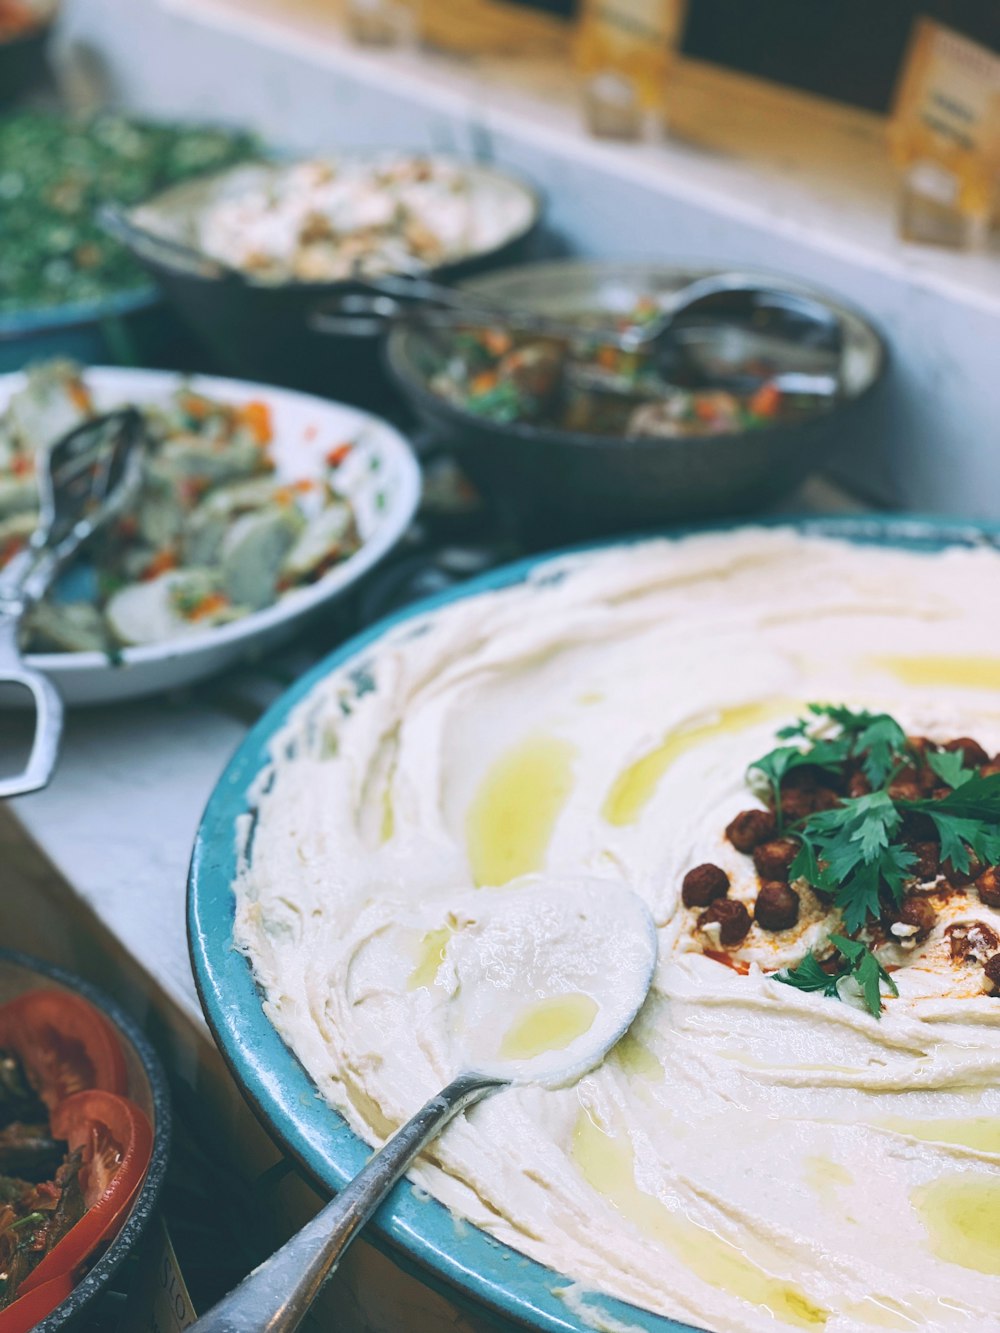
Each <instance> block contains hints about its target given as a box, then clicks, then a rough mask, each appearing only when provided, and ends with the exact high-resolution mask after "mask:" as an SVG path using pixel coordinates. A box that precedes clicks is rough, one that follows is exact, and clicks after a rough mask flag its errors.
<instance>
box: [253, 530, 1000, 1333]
mask: <svg viewBox="0 0 1000 1333" xmlns="http://www.w3.org/2000/svg"><path fill="white" fill-rule="evenodd" d="M998 589H1000V556H998V555H997V554H996V553H995V552H993V551H990V550H987V549H981V550H966V549H962V550H959V549H955V550H950V551H947V552H945V553H942V554H935V555H925V554H920V553H916V552H907V551H901V550H897V551H894V550H885V549H881V548H875V547H867V546H855V545H850V544H846V543H840V542H836V541H832V540H825V539H819V538H805V537H802V536H800V535H798V534H796V533H795V532H793V531H790V530H763V529H753V528H746V529H743V530H740V531H737V532H733V533H726V534H712V535H702V536H697V537H691V538H687V539H684V540H682V541H678V542H665V541H656V542H646V543H642V544H638V545H635V546H632V547H629V548H614V549H610V550H608V551H606V552H601V553H597V554H586V555H582V556H573V557H569V558H564V559H560V560H558V561H553V562H549V563H547V564H545V565H543V566H541V567H539V568H538V569H537V570H536V572H535V574H534V575H533V577H532V578H531V579H529V581H528V582H527V583H525V584H523V585H519V586H517V587H513V588H511V589H508V590H505V591H501V592H497V593H493V594H488V595H482V596H478V597H475V598H470V599H467V600H464V601H459V602H456V603H454V604H452V605H451V606H449V607H446V608H444V609H442V610H440V611H437V612H435V613H433V614H431V615H429V616H427V617H426V618H423V619H421V620H419V621H413V620H411V621H409V622H407V623H405V624H404V625H402V626H400V627H399V628H397V629H396V630H395V631H393V632H392V633H390V634H389V635H388V636H386V637H384V638H383V639H382V640H381V641H380V642H379V644H378V645H377V646H376V647H374V648H373V649H372V650H371V651H370V652H369V653H368V654H366V655H364V656H363V658H362V659H356V660H355V661H354V663H353V664H352V665H350V666H349V667H347V668H345V669H342V670H341V671H339V672H336V673H334V674H333V675H331V676H330V677H328V678H327V680H325V681H324V682H323V683H322V684H321V685H320V686H318V687H317V688H316V689H315V690H314V691H313V692H312V694H311V695H310V696H309V697H308V699H307V700H306V701H305V702H304V703H303V704H302V705H301V706H300V707H299V708H298V709H297V711H296V712H295V714H294V715H293V717H292V719H291V721H290V722H289V724H288V725H287V727H286V728H285V729H284V731H283V732H282V733H281V735H280V736H279V738H278V740H277V743H276V745H275V747H274V755H273V770H272V771H271V772H269V774H268V780H267V781H266V782H262V783H261V784H260V789H259V809H258V816H257V820H256V826H255V829H254V833H253V838H252V842H251V843H250V844H249V845H248V858H247V860H246V863H245V864H244V865H243V867H242V869H241V873H240V876H239V879H238V882H237V884H236V886H235V889H236V894H237V902H238V905H237V921H236V938H237V943H238V945H239V947H240V948H242V949H243V950H244V951H245V952H246V953H247V955H248V957H249V958H250V960H251V962H252V964H253V968H254V972H255V974H256V976H257V978H258V980H259V982H260V984H261V985H262V987H263V989H264V992H265V994H266V997H267V998H266V1009H267V1013H268V1015H269V1017H270V1018H271V1020H272V1021H273V1022H274V1024H275V1025H276V1027H277V1028H278V1030H279V1031H280V1032H281V1034H282V1035H283V1037H284V1038H285V1040H286V1041H287V1042H288V1044H289V1045H290V1046H291V1047H292V1048H293V1049H294V1050H295V1052H296V1054H297V1055H298V1056H299V1057H300V1059H301V1060H302V1061H303V1063H304V1065H305V1067H306V1068H307V1069H308V1071H309V1072H310V1074H311V1075H312V1077H313V1078H314V1079H315V1081H316V1083H317V1085H318V1087H319V1088H320V1090H321V1091H322V1093H323V1095H324V1096H325V1097H326V1098H327V1099H328V1100H329V1101H330V1102H331V1103H332V1104H333V1105H334V1106H336V1107H337V1108H338V1109H340V1110H341V1111H342V1112H343V1113H344V1114H345V1115H346V1116H347V1118H348V1120H349V1121H350V1123H351V1125H352V1126H353V1127H354V1128H355V1130H356V1131H357V1132H358V1133H359V1134H361V1135H362V1136H363V1137H364V1138H365V1139H366V1140H367V1141H368V1142H369V1143H372V1144H378V1143H381V1142H382V1141H383V1140H384V1139H385V1138H386V1137H387V1136H388V1135H390V1134H391V1133H392V1132H393V1131H394V1130H395V1129H396V1128H397V1127H398V1126H399V1125H400V1124H401V1123H402V1122H403V1121H404V1120H405V1119H406V1118H407V1117H408V1116H409V1115H411V1114H412V1113H413V1112H414V1111H415V1110H416V1109H417V1107H418V1106H419V1105H420V1104H421V1103H422V1102H423V1101H424V1100H425V1099H426V1098H427V1097H429V1096H431V1095H433V1093H435V1092H436V1091H437V1090H438V1089H439V1088H440V1087H441V1086H442V1085H443V1083H445V1082H446V1081H447V1080H448V1079H449V1078H450V1077H452V1076H453V1075H454V1074H455V1073H456V1072H457V1069H456V1059H457V1055H456V1049H455V1044H454V1042H453V1041H452V1040H451V1038H450V1036H449V1029H448V1023H447V1021H446V1016H447V1014H448V1013H449V1004H448V997H449V995H451V994H453V991H454V978H455V975H456V972H455V969H456V967H457V966H458V960H459V957H460V948H461V946H460V944H459V943H458V941H460V940H461V938H462V934H463V929H464V923H465V922H466V921H467V920H474V919H475V918H476V915H477V914H476V911H475V907H474V902H475V892H474V891H475V890H476V889H477V888H478V891H479V892H480V893H482V894H484V895H486V897H485V898H484V902H486V901H487V900H488V899H490V898H492V895H493V893H494V891H495V890H496V889H497V888H498V886H502V885H505V884H509V883H511V882H512V881H515V880H518V881H519V883H518V884H517V885H514V888H515V889H516V890H517V891H519V892H523V891H525V890H526V889H527V888H528V887H529V885H528V883H521V882H520V877H522V876H526V875H536V876H540V877H541V882H542V883H543V884H544V883H546V882H548V881H550V880H553V881H555V880H558V881H559V882H562V883H565V884H567V885H572V883H573V882H574V881H575V880H579V879H580V878H581V877H584V878H585V880H586V882H587V883H588V884H592V882H593V881H594V880H595V879H596V880H602V879H603V880H606V881H607V882H608V884H609V888H610V886H612V885H615V886H620V885H624V886H626V887H629V888H631V889H633V890H635V892H636V893H637V894H638V895H640V896H641V897H642V898H643V899H644V900H645V902H646V903H647V905H648V906H649V908H650V909H651V911H652V914H653V917H654V919H655V921H656V924H657V928H658V937H659V938H658V942H659V962H658V964H657V970H656V975H655V981H654V986H653V990H652V992H651V994H650V996H649V998H648V1000H647V1002H646V1004H645V1006H644V1007H643V1009H642V1011H641V1012H640V1014H639V1017H638V1019H637V1020H636V1022H635V1024H634V1025H633V1027H632V1029H631V1031H630V1033H629V1035H628V1036H627V1037H626V1038H625V1039H624V1041H623V1042H622V1043H621V1044H620V1045H619V1046H618V1047H617V1048H616V1049H615V1051H614V1053H613V1054H612V1055H611V1056H610V1057H609V1058H608V1060H606V1061H605V1062H604V1064H603V1065H601V1066H600V1067H599V1068H597V1069H596V1070H594V1071H593V1072H591V1073H589V1074H588V1075H586V1076H585V1077H584V1078H582V1079H581V1080H580V1081H579V1082H578V1083H577V1084H575V1085H574V1086H571V1087H566V1088H560V1089H557V1090H548V1089H543V1088H539V1087H517V1088H514V1089H512V1090H508V1091H505V1092H503V1093H502V1094H499V1095H497V1096H496V1097H494V1098H492V1099H490V1100H488V1101H486V1102H484V1103H482V1104H481V1105H479V1106H477V1107H475V1108H473V1109H472V1110H471V1111H470V1112H468V1113H467V1114H466V1115H465V1116H463V1117H462V1118H460V1119H459V1120H458V1121H456V1122H455V1123H453V1124H452V1125H451V1126H450V1127H449V1128H448V1130H447V1131H446V1132H445V1133H444V1135H443V1136H442V1137H441V1138H440V1140H439V1141H438V1142H436V1143H435V1144H434V1145H433V1146H432V1147H431V1148H430V1149H429V1151H428V1153H427V1155H426V1157H425V1159H424V1160H423V1161H422V1162H421V1164H420V1166H419V1167H418V1168H417V1169H416V1170H415V1171H414V1172H413V1177H414V1179H416V1180H417V1181H418V1182H419V1183H420V1185H422V1186H423V1187H424V1188H426V1189H427V1190H428V1191H429V1192H430V1193H431V1194H432V1195H434V1196H435V1197H436V1198H438V1199H440V1200H441V1201H443V1202H444V1203H445V1204H447V1205H448V1206H449V1207H451V1208H452V1209H454V1210H455V1211H456V1212H457V1213H460V1214H462V1215H463V1216H465V1217H467V1218H469V1219H470V1220H471V1221H473V1222H474V1223H475V1224H476V1225H477V1226H480V1227H482V1228H483V1229H484V1230H486V1231H488V1232H490V1233H491V1234H492V1235H494V1236H495V1237H497V1238H498V1239H500V1240H502V1241H505V1242H506V1243H508V1244H509V1245H511V1246H513V1247H514V1248H515V1249H517V1250H520V1251H522V1252H523V1253H525V1254H527V1255H530V1256H531V1257H532V1258H535V1259H537V1260H539V1261H540V1262H541V1263H543V1264H546V1265H548V1266H550V1267H551V1268H553V1269H555V1270H556V1271H557V1272H559V1273H561V1274H566V1275H569V1276H570V1277H571V1278H573V1279H575V1280H576V1281H577V1282H578V1283H580V1284H582V1285H583V1286H584V1287H589V1288H593V1289H597V1290H600V1291H603V1292H607V1293H610V1294H612V1295H615V1296H618V1297H620V1298H622V1299H624V1300H626V1301H629V1302H632V1303H633V1304H635V1305H637V1306H639V1307H642V1308H643V1309H648V1310H652V1311H657V1312H661V1313H663V1314H666V1315H672V1316H674V1317H676V1318H680V1319H683V1320H688V1321H690V1322H691V1323H693V1324H695V1325H699V1326H704V1327H706V1328H710V1329H713V1330H720V1331H721V1330H758V1329H760V1330H774V1329H775V1328H782V1329H784V1328H796V1329H799V1328H806V1329H827V1330H829V1333H840V1331H841V1330H867V1329H871V1328H876V1329H884V1328H889V1329H933V1330H949V1329H963V1330H976V1331H977V1333H978V1330H988V1329H1000V1314H998V1311H1000V1118H998V1112H1000V1000H998V999H996V998H993V997H992V996H990V995H989V994H987V989H986V987H985V986H984V982H983V972H982V968H981V967H972V966H964V965H962V964H960V963H956V962H955V961H954V960H953V958H952V957H951V955H950V953H949V950H948V947H947V943H946V938H945V935H944V931H945V929H946V927H947V926H948V925H949V924H953V923H954V922H955V921H956V920H958V919H961V920H980V921H983V922H986V923H987V924H988V925H990V926H991V927H992V928H993V929H994V931H995V932H996V933H997V934H1000V913H997V912H996V911H994V910H993V909H991V908H989V907H987V906H986V905H985V904H983V903H982V902H980V901H979V899H978V898H977V897H976V896H975V895H974V894H970V895H969V896H968V897H967V898H963V899H961V900H956V905H954V906H953V907H950V908H948V909H947V910H945V911H943V912H942V914H941V916H940V918H939V920H938V922H937V923H936V925H935V926H934V929H933V930H932V931H931V933H930V935H929V936H928V938H927V939H926V940H924V941H923V942H921V943H920V944H918V945H917V946H916V947H915V948H910V949H909V950H907V951H905V952H904V950H903V949H902V948H900V949H899V951H898V958H897V959H896V961H897V963H898V964H899V966H898V970H896V971H894V973H893V979H894V981H895V982H896V984H897V986H898V990H899V995H898V998H893V997H891V996H886V999H885V1008H884V1012H883V1014H882V1016H881V1019H880V1020H877V1019H875V1018H873V1017H872V1016H871V1015H870V1014H868V1013H867V1012H865V1011H864V1010H863V1008H862V1007H861V1006H859V1005H854V1004H852V1003H851V1002H850V999H849V997H848V998H847V999H846V1000H845V1001H844V1002H840V1003H838V1002H837V1001H836V1000H832V999H830V998H827V997H825V996H823V995H822V994H807V993H803V992H800V991H797V990H795V989H793V988H792V987H790V986H787V985H782V984H780V983H779V982H777V981H775V980H774V978H773V976H771V975H769V973H772V972H773V971H774V970H775V969H776V968H778V967H781V966H784V965H788V964H795V963H797V962H799V961H800V960H801V958H802V957H803V955H804V953H805V951H806V950H807V949H808V948H810V947H812V946H814V945H819V944H821V943H822V938H823V934H824V931H825V930H826V926H825V924H824V922H823V918H822V913H821V912H819V911H815V912H810V911H806V910H804V911H803V914H802V917H801V919H800V921H799V923H798V925H797V927H796V928H795V929H794V930H787V931H781V932H777V933H768V932H765V931H763V930H761V928H760V927H759V926H758V925H756V924H755V925H754V926H753V927H752V928H751V930H750V933H749V935H748V936H747V937H746V939H745V941H744V942H743V943H742V944H741V945H740V947H739V948H738V949H736V950H734V951H733V954H732V957H733V959H734V960H735V961H737V962H738V964H739V966H740V967H743V968H745V969H746V970H745V972H743V973H741V972H740V971H738V970H736V969H735V968H734V967H731V966H725V965H723V964H722V963H720V962H719V961H717V959H716V958H713V957H710V956H708V955H706V954H705V953H704V952H703V948H704V947H705V941H704V940H703V939H699V935H698V932H697V931H696V930H694V929H693V924H692V923H693V920H694V916H695V914H694V913H693V912H692V911H691V910H689V909H687V908H685V907H684V906H683V904H682V903H681V898H680V889H681V881H682V879H683V877H684V875H685V873H686V872H687V871H688V870H689V869H690V868H692V867H693V866H696V865H699V864H701V863H704V862H712V863H715V864H717V865H719V866H721V867H723V868H724V869H725V870H726V872H727V873H728V874H729V876H730V879H731V883H732V888H731V896H732V897H734V898H737V899H741V898H742V899H745V900H746V901H747V902H752V900H753V897H754V895H755V893H756V891H757V884H756V879H755V875H754V871H753V866H752V863H751V862H750V860H749V858H748V857H746V856H743V855H741V854H739V853H737V852H736V850H735V849H734V848H733V847H732V846H731V845H730V844H729V843H728V842H727V841H726V840H725V838H724V829H725V828H726V825H727V824H728V823H729V821H730V820H731V819H732V818H733V817H734V815H735V814H737V813H738V812H739V811H741V810H744V809H746V808H747V807H748V806H752V805H753V804H754V802H753V800H752V798H750V797H749V795H748V792H747V788H746V784H745V770H746V766H747V764H748V763H749V762H750V761H752V760H754V759H756V758H757V757H758V756H760V755H762V754H764V753H765V752H766V751H768V750H770V749H771V748H773V745H774V743H775V742H774V735H775V732H776V730H777V728H779V727H781V726H782V725H784V724H785V723H787V722H789V721H790V720H791V719H793V718H794V717H796V716H797V715H798V714H800V713H801V712H802V710H803V706H804V704H805V703H806V702H807V701H811V700H819V701H835V702H844V703H849V704H851V705H855V706H864V707H867V708H872V709H878V710H885V711H888V712H891V713H892V714H893V715H894V716H895V717H896V718H898V719H899V721H900V722H901V723H902V724H903V726H904V727H905V728H906V729H907V731H909V732H913V733H919V734H923V735H927V736H930V737H931V738H932V739H942V740H943V739H947V738H949V737H956V736H963V735H971V736H974V737H976V738H977V739H978V740H979V741H980V742H981V743H982V744H983V745H984V746H985V747H986V748H987V750H989V751H990V753H993V752H994V751H995V750H997V749H1000V620H998V618H997V616H996V615H995V614H992V613H989V614H988V613H987V608H990V609H992V608H995V607H996V605H997V591H998ZM470 898H471V902H472V905H470ZM892 949H893V946H892V945H890V946H889V951H890V953H891V951H892ZM883 961H889V962H891V961H892V960H891V959H888V960H887V959H885V958H883ZM449 988H451V989H449ZM528 989H530V988H527V989H526V994H525V1002H526V1003H527V1002H529V1001H530V1000H531V995H530V994H529V993H527V991H528ZM513 1016H514V1015H513V1010H512V1021H513ZM564 1020H565V1021H564ZM584 1021H586V1015H583V1016H582V1017H581V1015H580V1014H579V1013H577V1015H576V1017H575V1018H574V1017H573V1015H572V1014H570V1015H569V1017H568V1018H567V1017H566V1016H565V1015H564V1016H563V1018H561V1019H560V1020H559V1021H558V1022H553V1023H550V1024H549V1026H548V1027H547V1028H545V1031H546V1032H547V1033H548V1036H547V1037H545V1038H544V1040H549V1041H551V1042H556V1043H557V1042H558V1041H564V1042H565V1041H566V1040H567V1037H566V1034H567V1033H569V1034H570V1035H569V1038H568V1040H572V1039H573V1033H574V1032H577V1030H578V1027H579V1023H580V1022H584ZM574 1023H576V1025H577V1026H576V1027H574ZM561 1025H562V1026H561ZM530 1028H531V1025H530V1023H529V1024H527V1025H526V1028H525V1031H526V1032H528V1034H529V1035H528V1037H527V1038H526V1040H529V1041H530ZM536 1036H537V1033H536ZM555 1281H556V1280H555V1279H554V1284H555Z"/></svg>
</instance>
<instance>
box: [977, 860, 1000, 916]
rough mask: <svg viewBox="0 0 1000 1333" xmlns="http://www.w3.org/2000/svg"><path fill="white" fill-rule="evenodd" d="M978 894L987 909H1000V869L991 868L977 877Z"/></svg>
mask: <svg viewBox="0 0 1000 1333" xmlns="http://www.w3.org/2000/svg"><path fill="white" fill-rule="evenodd" d="M976 892H977V893H978V894H979V900H980V902H984V903H985V904H986V906H987V907H1000V869H998V868H997V867H996V866H990V867H989V868H988V869H987V870H984V871H983V873H982V874H981V875H977V876H976Z"/></svg>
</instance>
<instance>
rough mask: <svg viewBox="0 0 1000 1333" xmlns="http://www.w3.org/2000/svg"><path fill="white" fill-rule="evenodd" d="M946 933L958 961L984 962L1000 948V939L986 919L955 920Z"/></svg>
mask: <svg viewBox="0 0 1000 1333" xmlns="http://www.w3.org/2000/svg"><path fill="white" fill-rule="evenodd" d="M944 933H945V938H946V939H947V941H948V947H949V949H950V950H951V956H952V959H953V960H954V962H956V963H983V962H985V961H986V959H987V958H991V957H992V956H993V954H995V953H996V952H997V950H998V949H1000V939H998V938H997V934H996V932H995V931H994V930H992V929H991V928H990V927H989V926H988V925H987V924H986V922H985V921H954V922H953V923H952V924H951V925H950V926H946V927H945V932H944Z"/></svg>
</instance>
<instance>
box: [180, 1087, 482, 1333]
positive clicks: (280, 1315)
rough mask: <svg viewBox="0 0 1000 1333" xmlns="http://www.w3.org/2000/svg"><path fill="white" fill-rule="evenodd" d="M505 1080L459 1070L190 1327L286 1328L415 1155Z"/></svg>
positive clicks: (203, 1332) (268, 1332) (221, 1330)
mask: <svg viewBox="0 0 1000 1333" xmlns="http://www.w3.org/2000/svg"><path fill="white" fill-rule="evenodd" d="M506 1086H507V1084H506V1083H505V1082H503V1081H500V1080H497V1079H491V1078H486V1077H484V1076H483V1075H479V1074H462V1075H460V1076H459V1077H458V1078H457V1079H455V1080H454V1082H452V1083H449V1084H448V1086H447V1087H446V1088H444V1089H443V1090H442V1091H441V1092H439V1093H438V1094H437V1096H436V1097H432V1098H431V1100H430V1101H429V1102H427V1103H426V1105H425V1106H423V1107H421V1109H420V1110H419V1111H418V1112H417V1113H416V1115H415V1116H414V1117H413V1119H412V1120H408V1121H407V1122H406V1124H405V1125H404V1126H403V1127H402V1129H400V1130H398V1131H397V1133H396V1134H394V1135H393V1137H392V1138H391V1139H390V1140H389V1142H388V1143H387V1144H386V1145H385V1146H384V1147H383V1148H381V1149H380V1150H379V1152H377V1153H376V1154H375V1156H374V1157H372V1158H371V1159H370V1161H369V1162H368V1163H367V1165H366V1166H365V1167H364V1168H363V1169H362V1170H361V1171H360V1172H359V1173H358V1174H357V1175H356V1176H355V1177H354V1179H353V1180H352V1181H351V1182H350V1184H348V1185H345V1186H344V1188H343V1189H342V1190H341V1192H340V1193H339V1194H338V1195H337V1196H336V1198H335V1199H332V1200H331V1201H330V1203H328V1204H327V1205H326V1207H325V1208H324V1209H323V1210H322V1211H321V1212H319V1213H317V1214H316V1216H315V1217H314V1218H313V1219H312V1221H311V1222H307V1223H306V1225H305V1226H304V1227H303V1228H302V1230H301V1231H299V1232H297V1233H296V1235H294V1236H293V1237H292V1238H291V1240H289V1241H287V1242H286V1243H285V1244H284V1245H283V1246H282V1247H281V1249H280V1250H277V1251H276V1252H275V1253H274V1254H273V1255H271V1257H270V1259H267V1260H266V1261H265V1262H264V1263H262V1264H261V1265H260V1267H259V1268H255V1269H254V1271H253V1272H252V1273H251V1274H250V1275H249V1277H246V1278H244V1279H243V1281H242V1282H241V1283H240V1285H239V1286H238V1287H236V1288H234V1290H233V1291H231V1292H230V1293H229V1295H228V1296H224V1297H223V1298H222V1300H221V1301H219V1303H218V1305H215V1306H213V1308H212V1309H211V1310H209V1311H208V1313H207V1314H204V1315H202V1317H201V1318H200V1319H199V1320H198V1321H197V1322H196V1323H195V1324H193V1325H192V1329H191V1333H291V1330H292V1329H294V1328H297V1327H298V1325H299V1322H300V1320H301V1319H302V1318H303V1317H304V1316H305V1314H306V1312H307V1311H308V1309H309V1307H310V1306H311V1305H312V1303H313V1301H314V1300H315V1299H316V1296H317V1294H318V1293H319V1290H320V1288H321V1287H322V1285H323V1283H324V1282H325V1281H326V1279H327V1278H328V1277H329V1276H330V1274H331V1273H332V1272H333V1270H334V1269H335V1268H336V1267H337V1264H338V1263H339V1262H340V1259H341V1257H342V1256H343V1254H344V1251H345V1250H346V1249H347V1247H348V1246H349V1245H350V1243H351V1241H353V1239H354V1237H355V1236H356V1235H357V1233H358V1232H359V1231H360V1230H361V1228H362V1227H363V1226H364V1225H365V1223H366V1222H367V1221H368V1219H369V1218H370V1217H371V1215H372V1213H374V1211H375V1209H376V1208H377V1207H378V1206H379V1204H380V1203H381V1202H382V1201H383V1199H384V1198H385V1197H386V1195H387V1194H388V1193H389V1191H390V1190H391V1189H392V1187H393V1185H395V1184H396V1182H397V1180H399V1178H400V1177H401V1176H402V1175H403V1174H404V1172H405V1171H406V1168H407V1167H408V1166H409V1165H410V1163H411V1162H412V1161H413V1159H414V1158H415V1157H416V1156H417V1154H418V1153H419V1152H420V1151H421V1149H423V1148H424V1147H425V1145H426V1144H427V1143H429V1142H430V1140H431V1139H433V1138H434V1137H435V1136H436V1135H437V1134H439V1133H440V1132H441V1130H442V1129H443V1128H444V1127H445V1125H446V1124H447V1123H448V1121H449V1120H451V1119H453V1117H454V1116H456V1115H457V1114H458V1113H459V1111H464V1110H465V1108H466V1107H467V1106H471V1105H472V1104H473V1103H474V1102H477V1101H479V1100H480V1098H482V1097H486V1096H488V1095H489V1094H490V1093H492V1092H496V1091H497V1090H498V1089H499V1088H503V1087H506Z"/></svg>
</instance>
